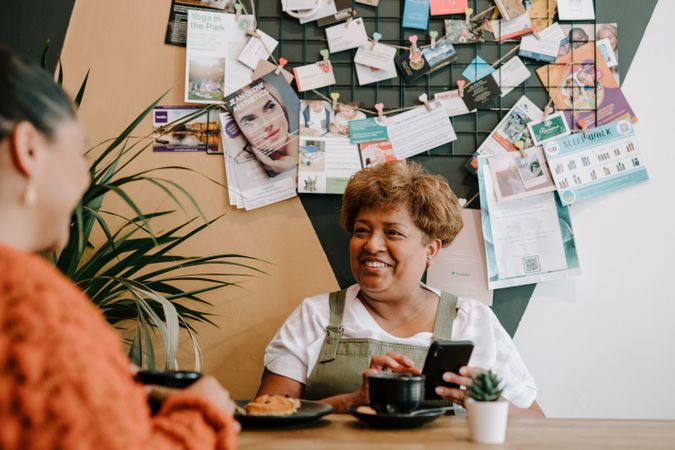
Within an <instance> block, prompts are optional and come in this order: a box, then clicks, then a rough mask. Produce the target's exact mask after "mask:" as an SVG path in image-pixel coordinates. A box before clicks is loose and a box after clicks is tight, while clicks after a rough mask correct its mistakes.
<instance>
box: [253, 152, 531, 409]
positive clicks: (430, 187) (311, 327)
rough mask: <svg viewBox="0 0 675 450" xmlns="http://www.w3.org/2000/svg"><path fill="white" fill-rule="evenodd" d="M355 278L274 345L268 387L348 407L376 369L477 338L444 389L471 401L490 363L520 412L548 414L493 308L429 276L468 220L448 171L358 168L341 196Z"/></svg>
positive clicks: (406, 166) (360, 397)
mask: <svg viewBox="0 0 675 450" xmlns="http://www.w3.org/2000/svg"><path fill="white" fill-rule="evenodd" d="M341 222H342V226H343V228H344V229H345V230H346V231H347V232H348V233H350V234H351V240H350V243H349V261H350V266H351V271H352V274H353V275H354V279H355V280H356V284H354V285H352V286H350V287H348V288H347V289H343V290H341V291H338V292H333V293H331V294H328V293H325V294H320V295H317V296H314V297H310V298H307V299H305V300H304V301H303V302H302V303H301V304H300V306H298V307H297V308H296V310H295V311H294V312H293V313H292V314H291V315H290V317H289V318H288V319H287V320H286V322H285V323H284V324H283V326H282V327H281V329H280V330H279V331H278V332H277V334H276V336H275V337H274V339H273V340H272V342H271V343H270V344H269V345H268V347H267V349H266V352H265V372H264V374H263V379H262V384H261V386H260V390H259V393H260V394H280V395H289V396H292V397H304V398H306V399H313V400H321V401H324V402H326V403H330V404H332V405H333V406H334V407H335V408H336V410H338V411H340V412H345V411H346V410H347V409H348V408H349V407H350V406H352V405H357V404H361V403H368V389H367V380H368V377H369V376H370V375H372V374H374V373H377V372H379V371H382V370H391V371H394V372H405V373H413V374H419V373H420V367H421V366H422V364H423V363H424V360H425V358H426V354H427V352H428V348H429V346H430V345H431V341H432V339H452V340H463V339H467V340H471V341H473V342H474V345H475V348H474V352H473V354H472V356H471V360H470V361H469V364H468V366H466V367H462V368H461V369H460V371H459V373H451V372H446V373H445V374H444V380H445V381H447V382H452V383H456V384H458V385H460V386H462V388H461V389H453V388H448V387H443V386H438V387H437V388H436V392H437V394H438V395H439V396H440V397H442V398H443V399H445V400H448V401H451V402H454V403H457V404H460V405H463V404H464V402H465V400H466V398H467V396H466V391H465V390H464V388H463V387H465V386H467V385H468V384H469V383H470V381H471V376H472V375H475V374H477V373H478V372H480V371H482V370H488V369H491V370H493V371H494V372H496V373H497V374H498V375H499V376H500V377H501V378H502V379H503V381H504V385H505V390H504V397H505V398H507V399H508V400H509V401H510V402H511V403H512V405H513V406H514V408H512V410H513V411H514V412H521V413H522V412H526V413H528V414H535V415H540V414H541V411H540V409H539V407H538V406H537V404H536V403H535V402H534V399H535V397H536V395H537V388H536V386H535V383H534V380H533V379H532V376H531V375H530V373H529V372H528V370H527V368H526V367H525V364H524V363H523V361H522V359H521V358H520V355H519V354H518V351H517V349H516V347H515V345H514V344H513V341H512V340H511V338H510V337H509V335H508V334H507V333H506V331H505V330H504V328H503V327H502V326H501V324H500V323H499V321H498V320H497V318H496V317H495V315H494V314H493V313H492V310H491V309H490V308H489V307H488V306H485V305H483V304H482V303H479V302H478V301H476V300H472V299H469V298H463V297H459V298H458V297H456V296H454V295H452V294H448V293H445V292H441V291H439V290H438V289H435V288H433V287H430V286H427V285H425V284H424V283H422V282H421V280H422V277H423V275H424V272H425V270H426V269H427V268H428V267H429V266H430V265H431V264H433V262H434V258H435V257H436V256H437V255H438V251H439V250H440V249H441V248H442V247H445V246H448V245H449V244H450V243H451V242H452V240H453V239H454V238H455V236H456V235H457V233H459V231H460V230H461V228H462V225H463V223H462V216H461V207H460V205H459V203H458V200H457V197H456V196H455V194H454V193H453V192H452V190H451V189H450V186H448V183H447V182H446V181H445V180H444V179H443V178H441V177H438V176H432V175H430V174H428V173H426V172H425V171H424V169H422V167H421V166H420V165H419V164H417V163H414V162H405V161H396V162H388V163H384V164H381V165H378V166H374V167H369V168H366V169H363V170H361V171H360V172H358V173H356V174H355V175H354V176H353V177H352V178H351V179H350V181H349V184H348V185H347V188H346V190H345V192H344V195H343V197H342V211H341Z"/></svg>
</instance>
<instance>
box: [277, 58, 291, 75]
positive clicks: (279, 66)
mask: <svg viewBox="0 0 675 450" xmlns="http://www.w3.org/2000/svg"><path fill="white" fill-rule="evenodd" d="M286 64H288V60H287V59H286V58H283V57H282V58H279V64H277V68H276V69H274V74H275V75H279V74H280V73H281V71H282V70H284V66H285V65H286Z"/></svg>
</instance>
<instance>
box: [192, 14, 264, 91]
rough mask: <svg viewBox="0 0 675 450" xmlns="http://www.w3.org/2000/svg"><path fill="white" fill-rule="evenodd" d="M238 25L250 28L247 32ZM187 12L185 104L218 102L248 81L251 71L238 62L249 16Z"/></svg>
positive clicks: (244, 44) (249, 24)
mask: <svg viewBox="0 0 675 450" xmlns="http://www.w3.org/2000/svg"><path fill="white" fill-rule="evenodd" d="M240 23H243V24H244V25H245V26H250V28H249V29H248V30H247V29H245V28H242V27H240ZM240 23H238V22H237V21H236V15H235V14H226V13H222V12H217V11H203V10H192V9H190V10H188V32H187V50H186V56H185V102H186V103H222V102H223V98H224V97H225V96H226V95H228V94H230V93H232V92H234V91H236V90H237V89H240V88H242V87H243V86H246V85H247V84H248V83H250V82H251V74H252V73H253V72H252V70H251V69H250V68H249V67H247V66H245V65H244V64H242V63H241V62H239V61H238V57H239V55H240V54H241V52H242V51H243V50H244V47H245V46H246V44H247V43H248V36H247V34H246V32H247V31H252V27H253V16H247V15H242V16H241V22H240Z"/></svg>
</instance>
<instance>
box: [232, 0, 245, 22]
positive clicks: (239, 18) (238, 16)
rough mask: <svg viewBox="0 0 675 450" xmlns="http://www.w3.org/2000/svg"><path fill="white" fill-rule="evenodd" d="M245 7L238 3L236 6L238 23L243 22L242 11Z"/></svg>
mask: <svg viewBox="0 0 675 450" xmlns="http://www.w3.org/2000/svg"><path fill="white" fill-rule="evenodd" d="M243 7H244V5H242V4H241V3H239V2H237V3H235V4H234V10H235V11H236V12H237V16H236V17H237V23H239V21H240V20H241V10H242V8H243Z"/></svg>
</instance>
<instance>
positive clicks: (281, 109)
mask: <svg viewBox="0 0 675 450" xmlns="http://www.w3.org/2000/svg"><path fill="white" fill-rule="evenodd" d="M225 104H226V105H227V108H228V109H229V110H230V112H231V114H232V117H234V120H235V121H236V122H237V124H238V125H239V128H240V129H241V132H242V133H243V134H244V136H245V137H246V139H247V140H248V142H249V144H250V149H251V151H252V153H253V154H254V155H255V156H256V158H258V160H259V161H260V162H261V163H262V164H263V166H265V169H266V170H267V172H268V174H269V175H270V176H274V175H276V174H279V173H281V172H284V171H286V170H288V169H291V168H293V167H296V166H297V158H298V137H297V134H298V119H299V117H298V115H299V108H300V100H299V99H298V96H297V95H296V94H295V91H293V89H292V88H291V87H290V85H289V84H288V83H287V82H286V80H285V79H284V77H283V76H281V75H276V74H274V73H270V74H267V75H265V76H263V77H262V78H261V79H259V80H256V81H254V82H252V83H251V84H249V85H248V86H246V87H244V88H242V89H240V90H238V91H237V92H235V93H233V94H231V95H229V96H228V97H227V98H226V99H225Z"/></svg>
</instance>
